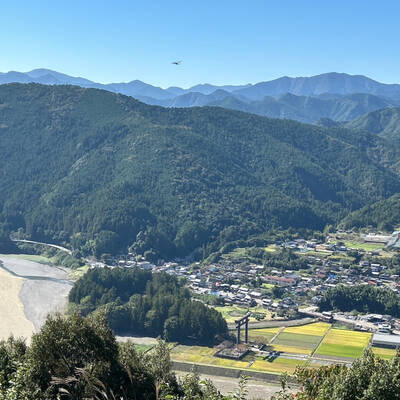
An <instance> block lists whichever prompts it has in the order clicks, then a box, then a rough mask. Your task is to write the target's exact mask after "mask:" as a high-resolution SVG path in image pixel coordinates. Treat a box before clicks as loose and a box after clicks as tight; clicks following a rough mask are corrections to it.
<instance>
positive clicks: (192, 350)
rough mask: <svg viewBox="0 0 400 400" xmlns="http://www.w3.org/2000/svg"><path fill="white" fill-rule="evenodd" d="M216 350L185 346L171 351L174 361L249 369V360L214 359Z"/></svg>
mask: <svg viewBox="0 0 400 400" xmlns="http://www.w3.org/2000/svg"><path fill="white" fill-rule="evenodd" d="M215 352H216V350H215V349H213V348H212V347H200V346H183V345H179V346H176V347H174V349H172V351H171V358H172V360H173V361H184V362H192V363H198V364H207V365H217V366H222V367H229V368H247V367H248V365H249V361H248V360H246V359H245V360H243V361H242V360H241V361H236V360H228V359H225V358H219V357H214V356H213V355H214V353H215Z"/></svg>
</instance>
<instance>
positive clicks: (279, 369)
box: [250, 357, 307, 374]
mask: <svg viewBox="0 0 400 400" xmlns="http://www.w3.org/2000/svg"><path fill="white" fill-rule="evenodd" d="M306 364H307V361H303V360H295V359H291V358H284V357H277V358H275V359H274V360H273V361H268V360H264V359H262V358H258V359H257V360H256V361H255V362H254V363H253V365H252V366H251V367H250V369H252V370H257V371H265V372H275V373H283V372H288V373H289V374H292V373H293V372H294V371H295V369H296V367H297V366H305V365H306Z"/></svg>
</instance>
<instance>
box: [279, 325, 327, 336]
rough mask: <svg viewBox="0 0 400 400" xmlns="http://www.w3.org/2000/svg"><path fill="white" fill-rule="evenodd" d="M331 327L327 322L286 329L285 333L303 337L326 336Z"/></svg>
mask: <svg viewBox="0 0 400 400" xmlns="http://www.w3.org/2000/svg"><path fill="white" fill-rule="evenodd" d="M330 327H331V325H330V324H328V323H326V322H314V323H312V324H307V325H300V326H292V327H288V328H285V329H284V332H285V333H299V334H303V335H314V336H324V335H325V334H326V332H328V329H329V328H330Z"/></svg>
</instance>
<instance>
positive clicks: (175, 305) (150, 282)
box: [69, 268, 228, 345]
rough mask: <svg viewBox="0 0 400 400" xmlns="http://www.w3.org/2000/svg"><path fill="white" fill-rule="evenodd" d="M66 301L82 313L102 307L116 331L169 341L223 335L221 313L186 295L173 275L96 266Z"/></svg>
mask: <svg viewBox="0 0 400 400" xmlns="http://www.w3.org/2000/svg"><path fill="white" fill-rule="evenodd" d="M69 300H70V301H71V302H72V303H74V304H75V305H77V308H78V309H79V311H81V312H82V313H83V314H84V315H87V314H89V313H91V312H93V311H95V310H103V311H104V313H105V314H106V315H107V319H108V321H109V324H110V326H111V328H112V329H114V331H115V332H117V333H120V334H130V335H132V334H135V335H146V336H153V337H156V336H162V337H164V338H165V339H167V340H168V341H180V342H185V341H192V342H196V343H198V344H206V345H212V344H213V343H214V339H215V337H216V335H220V337H221V336H226V335H227V334H228V331H227V325H226V322H225V320H224V318H223V317H222V315H221V314H220V313H219V312H218V311H216V310H214V309H212V308H209V307H207V306H206V305H204V304H203V303H200V302H199V301H195V300H192V299H191V294H190V292H189V290H188V289H187V288H185V287H184V285H183V283H180V282H178V280H177V279H176V277H174V276H170V275H168V274H165V273H155V274H152V273H151V272H146V271H142V270H140V269H139V268H114V269H109V268H100V269H99V268H97V269H93V270H90V271H88V272H87V273H86V274H85V275H84V276H83V277H82V278H80V279H79V280H78V281H77V282H76V284H75V285H74V287H73V288H72V290H71V292H70V294H69Z"/></svg>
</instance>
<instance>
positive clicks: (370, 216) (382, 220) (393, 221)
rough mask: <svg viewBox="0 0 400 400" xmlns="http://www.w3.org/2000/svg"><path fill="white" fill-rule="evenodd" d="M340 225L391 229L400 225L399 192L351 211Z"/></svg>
mask: <svg viewBox="0 0 400 400" xmlns="http://www.w3.org/2000/svg"><path fill="white" fill-rule="evenodd" d="M341 225H342V226H343V227H345V228H353V227H355V228H364V227H373V228H377V229H380V230H385V231H389V232H390V231H393V230H394V229H396V228H397V227H398V226H399V225H400V194H395V195H394V196H392V197H390V198H389V199H386V200H381V201H378V202H376V203H374V204H371V205H368V206H365V207H363V208H361V209H360V210H357V211H354V212H352V213H351V214H349V215H348V216H347V217H346V218H344V220H343V221H342V223H341Z"/></svg>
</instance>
